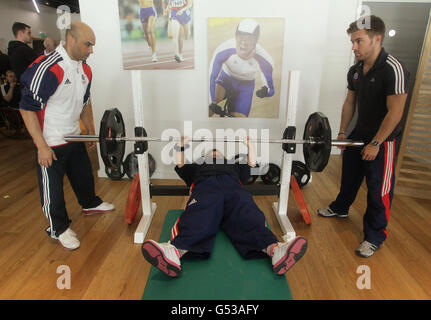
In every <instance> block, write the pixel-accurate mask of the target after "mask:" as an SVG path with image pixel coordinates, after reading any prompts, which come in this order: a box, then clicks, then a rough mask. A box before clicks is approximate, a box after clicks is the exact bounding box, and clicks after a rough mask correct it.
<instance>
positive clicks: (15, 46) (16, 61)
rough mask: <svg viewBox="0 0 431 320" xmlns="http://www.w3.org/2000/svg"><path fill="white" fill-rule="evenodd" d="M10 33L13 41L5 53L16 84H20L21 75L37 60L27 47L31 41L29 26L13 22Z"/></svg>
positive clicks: (35, 55)
mask: <svg viewBox="0 0 431 320" xmlns="http://www.w3.org/2000/svg"><path fill="white" fill-rule="evenodd" d="M12 32H13V35H14V37H15V40H13V41H10V42H9V45H8V49H7V52H8V55H9V60H10V65H11V68H12V70H13V71H14V72H15V76H16V78H17V79H18V82H20V80H21V75H22V74H23V73H24V71H25V70H26V69H27V67H28V66H29V65H30V64H31V63H32V62H33V61H34V60H36V59H37V53H36V52H35V51H34V50H33V49H32V48H30V46H29V44H30V43H32V41H33V38H32V36H31V27H30V26H28V25H26V24H25V23H21V22H15V23H14V24H13V25H12Z"/></svg>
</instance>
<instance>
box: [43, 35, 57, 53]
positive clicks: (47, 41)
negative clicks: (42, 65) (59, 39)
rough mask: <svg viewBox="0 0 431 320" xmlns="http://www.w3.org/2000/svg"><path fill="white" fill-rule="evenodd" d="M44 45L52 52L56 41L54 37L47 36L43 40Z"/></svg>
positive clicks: (48, 51)
mask: <svg viewBox="0 0 431 320" xmlns="http://www.w3.org/2000/svg"><path fill="white" fill-rule="evenodd" d="M43 46H44V47H45V51H46V52H47V53H50V52H52V51H54V50H55V41H54V39H52V38H50V37H46V38H45V40H43Z"/></svg>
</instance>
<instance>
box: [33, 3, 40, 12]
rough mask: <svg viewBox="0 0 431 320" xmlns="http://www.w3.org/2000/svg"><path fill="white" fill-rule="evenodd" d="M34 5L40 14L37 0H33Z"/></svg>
mask: <svg viewBox="0 0 431 320" xmlns="http://www.w3.org/2000/svg"><path fill="white" fill-rule="evenodd" d="M33 5H34V7H35V8H36V11H37V13H40V11H39V7H38V6H37V3H36V0H33Z"/></svg>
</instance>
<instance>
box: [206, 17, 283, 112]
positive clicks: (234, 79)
mask: <svg viewBox="0 0 431 320" xmlns="http://www.w3.org/2000/svg"><path fill="white" fill-rule="evenodd" d="M284 20H285V19H284V18H209V19H208V54H209V57H208V61H209V66H208V69H209V107H208V115H209V117H243V118H244V117H245V118H247V117H248V118H278V115H279V105H280V88H281V70H282V60H283V43H284V23H285V21H284Z"/></svg>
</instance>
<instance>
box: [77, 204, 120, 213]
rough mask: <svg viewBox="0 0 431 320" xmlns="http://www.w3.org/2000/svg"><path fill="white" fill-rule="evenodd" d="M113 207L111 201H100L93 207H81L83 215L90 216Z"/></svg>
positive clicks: (110, 209)
mask: <svg viewBox="0 0 431 320" xmlns="http://www.w3.org/2000/svg"><path fill="white" fill-rule="evenodd" d="M114 209H115V206H114V205H113V204H112V203H108V202H102V203H101V204H99V205H98V206H97V207H95V208H82V213H83V214H84V216H90V215H92V214H95V213H105V212H109V211H112V210H114Z"/></svg>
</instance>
